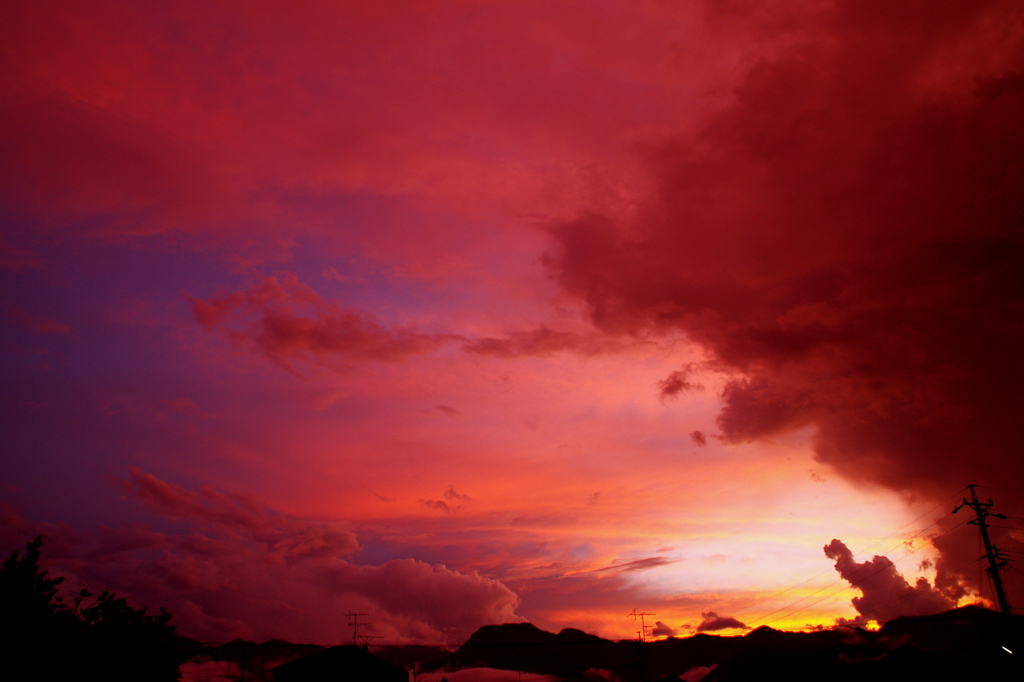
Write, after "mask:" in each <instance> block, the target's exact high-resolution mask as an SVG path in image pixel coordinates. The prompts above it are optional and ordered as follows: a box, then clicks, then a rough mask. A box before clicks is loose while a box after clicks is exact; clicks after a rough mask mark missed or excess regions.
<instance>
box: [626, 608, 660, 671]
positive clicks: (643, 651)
mask: <svg viewBox="0 0 1024 682" xmlns="http://www.w3.org/2000/svg"><path fill="white" fill-rule="evenodd" d="M626 615H627V616H632V617H633V620H634V621H635V620H637V619H639V620H640V629H639V630H637V633H636V635H637V637H636V646H637V649H638V650H639V651H640V680H641V682H647V646H646V644H647V629H648V628H649V627H651V626H650V625H647V624H646V623H645V622H644V616H656V615H658V614H656V613H647V612H646V611H643V612H641V613H637V612H636V609H633V612H632V613H627V614H626Z"/></svg>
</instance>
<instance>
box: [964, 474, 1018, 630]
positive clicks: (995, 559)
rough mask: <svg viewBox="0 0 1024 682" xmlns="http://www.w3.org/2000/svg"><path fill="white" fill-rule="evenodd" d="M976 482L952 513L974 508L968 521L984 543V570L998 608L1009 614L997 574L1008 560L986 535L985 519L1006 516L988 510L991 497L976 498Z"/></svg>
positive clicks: (999, 577) (999, 576) (971, 485)
mask: <svg viewBox="0 0 1024 682" xmlns="http://www.w3.org/2000/svg"><path fill="white" fill-rule="evenodd" d="M975 485H976V484H974V483H972V484H970V485H969V486H967V487H968V488H970V490H971V499H970V500H968V499H967V498H966V497H965V498H964V499H963V501H962V502H961V503H960V504H958V505H957V506H956V509H954V510H953V513H954V514H956V513H957V512H958V511H960V510H961V509H963V508H964V507H970V508H971V509H972V510H974V514H975V516H976V518H975V519H974V520H973V521H968V523H970V524H973V525H975V526H977V527H978V530H980V531H981V540H982V542H984V543H985V556H984V557H983V558H987V559H988V568H987V569H985V571H986V572H987V573H988V574H989V575H990V576H991V577H992V586H993V587H994V588H995V591H996V599H997V600H998V601H999V610H1000V611H1002V613H1003V615H1005V616H1009V615H1010V602H1008V601H1007V600H1006V592H1005V591H1004V590H1003V578H1002V576H1001V575H1000V574H999V570H1000V569H1001V568H1002V567H1003V566H1006V565H1007V564H1008V563H1009V562H1008V561H1007V560H1006V558H1005V557H1004V556H1003V555H1002V553H1001V552H1000V551H999V548H998V547H996V546H995V545H993V544H992V541H991V540H989V537H988V523H987V522H986V521H985V519H986V518H988V517H989V516H994V517H995V518H997V519H1005V518H1006V517H1005V516H1003V515H1002V514H998V513H996V512H992V511H989V509H990V508H991V507H992V506H993V505H994V504H995V503H994V502H993V501H992V500H991V499H989V501H988V502H982V501H981V500H979V499H978V493H977V492H975V490H974V487H975ZM978 590H979V591H980V590H981V586H980V585H979V586H978Z"/></svg>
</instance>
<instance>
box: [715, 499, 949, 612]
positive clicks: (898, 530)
mask: <svg viewBox="0 0 1024 682" xmlns="http://www.w3.org/2000/svg"><path fill="white" fill-rule="evenodd" d="M965 490H967V487H966V486H964V487H963V488H961V489H960V490H957V491H956V492H955V493H953V494H952V495H949V496H947V497H944V498H943V499H942V501H941V502H939V503H938V504H936V505H935V506H934V507H932V508H931V509H929V510H928V511H926V512H925V513H923V514H921V515H920V516H918V517H917V518H916V519H914V520H913V521H911V522H909V523H907V524H905V525H903V526H901V527H900V528H897V529H896V530H894V531H893V532H892V533H889V534H888V535H886V536H885V537H884V538H881V539H880V540H876V541H875V542H873V543H872V544H870V545H868V546H867V547H865V548H864V549H862V550H860V551H859V552H856V553H855V554H854V555H853V556H854V557H858V556H860V555H862V554H865V553H866V552H868V551H869V550H871V549H872V548H874V547H877V546H878V545H880V544H882V543H883V542H885V541H886V540H888V539H889V538H891V537H892V536H894V535H896V534H897V533H901V532H903V530H905V529H906V528H909V527H910V526H912V525H914V524H915V523H917V522H918V521H920V520H921V519H923V518H925V517H926V516H928V515H929V514H931V513H932V512H934V511H935V510H936V509H939V508H940V507H942V505H944V504H948V503H949V501H950V500H951V499H953V498H954V497H956V496H957V495H959V494H960V493H962V492H963V491H965ZM951 514H952V512H949V513H947V514H946V515H945V516H943V517H941V518H940V519H939V520H938V521H935V523H932V524H931V525H929V526H926V527H925V528H922V529H921V530H919V531H918V532H917V534H915V535H913V536H912V537H910V538H909V539H908V540H907V541H909V540H913V539H915V538H917V537H918V536H919V535H921V533H923V532H924V531H926V530H928V529H929V528H931V527H932V526H934V525H936V524H937V523H939V522H941V521H943V520H945V519H946V517H948V516H950V515H951ZM905 542H906V541H905ZM901 544H902V543H901ZM889 551H892V550H889ZM833 570H834V569H832V568H828V569H825V570H824V571H822V572H821V573H818V574H817V575H814V576H811V577H810V578H808V579H807V580H803V581H801V582H798V583H797V584H795V585H793V586H791V587H787V588H786V589H784V590H781V591H779V592H776V593H774V594H772V595H771V596H769V597H765V598H764V599H761V600H759V601H756V602H754V603H752V604H747V605H746V606H743V607H740V608H738V609H733V613H740V612H743V611H746V610H747V609H752V608H754V607H755V606H760V605H761V604H764V603H765V602H769V601H771V600H773V599H775V598H777V597H779V596H781V595H783V594H786V593H787V592H792V591H793V590H795V589H796V588H798V587H800V586H801V585H806V584H807V583H809V582H811V581H812V580H817V579H818V578H820V577H821V576H823V575H825V574H827V573H831V572H832V571H833ZM840 580H841V579H840ZM836 582H839V581H836ZM834 584H835V583H832V585H834ZM814 594H817V593H814ZM809 596H813V594H812V595H809ZM807 598H808V597H804V599H807ZM801 601H803V599H798V600H797V601H795V602H793V603H794V604H799V603H800V602H801ZM783 608H789V607H786V606H784V607H783ZM772 613H776V612H775V611H773V612H772ZM768 615H769V616H770V615H772V614H771V613H770V614H768ZM766 617H767V616H766ZM758 620H761V619H758ZM753 622H755V623H756V622H757V621H753Z"/></svg>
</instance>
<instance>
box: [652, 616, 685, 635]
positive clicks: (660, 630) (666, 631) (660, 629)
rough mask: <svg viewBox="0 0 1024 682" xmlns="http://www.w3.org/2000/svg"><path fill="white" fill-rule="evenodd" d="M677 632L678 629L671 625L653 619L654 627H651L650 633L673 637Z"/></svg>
mask: <svg viewBox="0 0 1024 682" xmlns="http://www.w3.org/2000/svg"><path fill="white" fill-rule="evenodd" d="M677 632H679V631H678V630H676V629H675V628H673V627H670V626H668V625H665V624H664V623H662V622H661V621H660V620H659V621H655V623H654V627H653V628H652V629H651V634H652V635H654V636H655V637H675V636H676V633H677Z"/></svg>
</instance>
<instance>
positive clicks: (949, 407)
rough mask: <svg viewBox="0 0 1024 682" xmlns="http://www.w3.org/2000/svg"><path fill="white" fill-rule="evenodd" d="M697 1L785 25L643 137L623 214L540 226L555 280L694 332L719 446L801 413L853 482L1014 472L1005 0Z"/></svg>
mask: <svg viewBox="0 0 1024 682" xmlns="http://www.w3.org/2000/svg"><path fill="white" fill-rule="evenodd" d="M709 7H710V6H709ZM808 7H809V6H808ZM709 16H710V17H711V20H712V21H713V22H715V23H716V25H717V26H718V27H719V28H720V29H721V30H722V31H726V32H730V34H734V33H739V34H744V32H749V35H750V38H751V41H752V42H751V44H752V45H759V44H760V43H759V42H758V41H760V40H762V39H764V36H778V35H779V31H784V32H785V35H786V36H787V41H786V43H785V44H773V47H772V49H771V50H769V51H766V52H765V54H764V55H762V56H761V57H760V58H759V59H758V60H757V61H756V65H755V66H753V67H752V68H751V69H750V70H749V72H747V73H746V75H745V76H744V78H743V80H742V82H741V83H740V85H739V86H738V87H737V88H736V89H735V91H734V92H733V94H734V96H735V99H734V100H733V102H732V103H731V104H730V105H729V106H726V107H724V108H722V109H721V110H720V111H718V112H717V113H716V114H715V115H713V116H712V117H710V118H709V120H708V121H707V122H706V124H705V125H703V126H702V127H699V128H697V129H695V130H694V131H693V132H692V133H687V134H685V135H678V136H675V137H674V138H671V139H664V140H661V141H658V142H656V143H652V144H651V146H650V147H649V148H648V149H647V157H646V158H647V162H648V167H649V169H650V171H651V173H652V177H653V178H654V179H655V184H656V189H655V191H653V192H652V194H651V196H650V197H649V199H648V200H647V202H646V204H645V205H643V206H641V207H640V208H638V209H637V211H636V213H635V214H633V215H632V216H626V215H624V214H622V213H621V212H619V213H615V212H611V211H605V210H602V209H601V208H600V207H596V208H594V209H593V210H590V211H584V212H581V213H580V214H579V215H578V217H576V218H575V219H572V220H566V221H560V222H556V223H554V224H552V225H551V227H550V233H551V235H552V237H553V239H554V241H555V247H554V249H553V250H552V252H551V254H550V256H549V258H548V260H547V261H546V262H547V263H548V264H549V265H550V267H551V268H552V271H553V273H554V275H555V276H556V277H557V278H558V281H559V282H560V284H561V286H562V288H563V290H564V291H566V292H568V293H570V294H572V295H575V296H577V297H578V298H579V299H580V300H582V301H583V302H584V303H585V305H586V306H587V310H588V311H589V315H590V318H591V319H592V320H593V321H594V322H595V324H597V325H598V326H599V327H600V328H601V329H603V330H605V331H606V332H607V333H608V334H610V335H613V336H614V335H620V334H625V333H637V332H640V331H645V332H657V331H659V330H660V331H661V332H663V333H665V334H670V333H673V334H677V333H680V332H682V333H684V334H685V335H686V336H687V337H688V338H690V339H691V340H692V341H693V342H694V343H696V344H699V345H700V346H701V347H702V348H703V349H704V350H705V352H706V354H707V358H708V361H709V362H710V363H711V364H712V366H714V367H715V368H717V369H719V370H721V371H722V372H723V378H724V379H725V384H724V389H723V390H722V393H721V398H722V407H721V411H720V413H719V415H718V420H717V425H718V427H719V429H720V433H721V438H722V439H723V441H724V442H725V443H733V444H736V443H745V442H749V441H753V440H757V439H762V438H769V437H772V436H773V435H775V434H778V433H782V432H787V431H792V430H795V429H802V428H805V427H812V428H813V432H814V433H815V441H814V448H815V452H816V457H817V459H818V460H819V461H821V462H822V463H824V464H827V465H829V466H830V467H831V468H832V469H833V470H835V471H837V472H838V473H839V474H840V475H842V476H844V477H846V478H848V479H853V480H858V481H869V482H872V483H876V484H881V485H884V486H887V487H889V488H891V489H894V490H899V491H904V492H909V493H912V494H915V495H923V496H931V497H934V498H936V499H938V498H942V497H945V496H946V495H948V494H950V493H951V492H952V491H955V490H957V489H959V488H960V487H962V486H963V485H964V483H965V482H967V481H968V480H984V481H1003V482H1005V483H1006V484H1007V485H1008V486H1009V487H1015V488H1020V487H1022V486H1024V467H1022V466H1021V464H1020V458H1019V456H1018V452H1019V443H1020V442H1021V441H1022V440H1024V401H1022V399H1021V396H1020V391H1019V386H1020V385H1021V383H1022V382H1024V358H1022V356H1021V354H1020V352H1019V349H1020V347H1021V346H1022V343H1024V326H1022V325H1021V323H1020V319H1021V318H1020V310H1021V305H1022V302H1024V274H1022V273H1024V237H1022V233H1021V231H1020V229H1019V226H1020V220H1021V215H1024V199H1022V197H1024V174H1022V173H1021V172H1020V163H1019V160H1020V158H1021V157H1022V156H1024V88H1021V87H1020V86H1019V84H1020V82H1021V80H1022V77H1021V75H1020V74H1021V73H1024V56H1022V55H1024V51H1022V50H1021V46H1022V44H1024V43H1022V36H1021V34H1020V32H1013V31H1011V32H1003V31H1002V30H1001V29H999V28H997V27H1001V26H1009V25H1014V26H1016V25H1018V18H1017V17H1018V15H1017V10H1016V9H1015V8H1014V7H1013V5H1012V3H1007V2H999V1H988V2H978V3H970V4H963V3H941V4H938V5H937V4H935V3H925V2H911V3H903V4H901V5H900V7H899V10H898V11H897V10H896V8H895V7H894V6H892V7H890V6H888V5H886V6H883V5H881V4H877V3H875V4H870V3H869V4H865V3H859V2H852V1H846V0H844V1H841V2H836V3H832V4H830V5H828V6H827V7H818V6H816V9H814V10H813V11H812V10H807V11H804V10H802V9H800V8H798V7H795V6H793V7H790V8H789V10H788V11H787V12H785V13H784V14H783V15H775V14H772V15H771V17H770V18H769V17H768V16H767V15H763V14H758V13H750V14H745V13H740V12H738V11H737V10H736V9H735V7H732V6H729V5H721V6H719V7H717V9H715V10H714V11H711V12H710V15H709ZM783 17H784V18H783ZM762 22H772V23H771V24H770V25H769V24H767V23H762ZM779 22H781V24H780V23H779ZM783 25H784V26H785V28H784V29H783ZM951 65H955V68H953V67H952V66H951ZM688 381H689V380H688V379H687V377H686V376H675V375H673V376H671V377H669V378H668V379H666V382H665V383H664V384H663V386H662V393H663V394H664V393H666V392H667V393H668V395H674V394H677V393H678V392H680V391H683V390H686V389H687V388H688ZM968 452H984V453H985V457H968V456H965V453H968ZM1011 483H1015V485H1010V484H1011ZM953 544H955V541H954V540H952V539H947V540H944V542H943V543H940V546H941V547H943V551H944V553H945V554H946V555H948V553H949V552H950V551H951V549H952V545H953ZM965 551H966V550H965ZM965 556H966V555H965ZM959 558H961V557H958V559H957V563H956V564H953V565H958V564H959ZM966 560H968V559H965V561H966ZM949 565H950V563H949V562H947V561H945V560H943V561H941V562H940V565H939V571H940V574H943V575H942V576H941V579H942V580H954V581H955V580H956V578H955V577H951V576H948V575H945V572H946V571H948V567H949Z"/></svg>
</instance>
